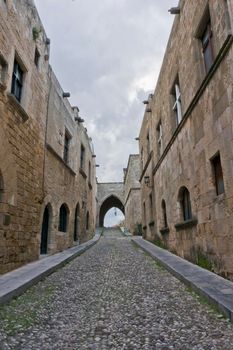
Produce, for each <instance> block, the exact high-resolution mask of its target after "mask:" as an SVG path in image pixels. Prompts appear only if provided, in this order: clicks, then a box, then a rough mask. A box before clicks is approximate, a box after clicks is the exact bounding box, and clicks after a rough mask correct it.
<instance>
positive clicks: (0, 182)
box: [0, 171, 4, 202]
mask: <svg viewBox="0 0 233 350" xmlns="http://www.w3.org/2000/svg"><path fill="white" fill-rule="evenodd" d="M3 193H4V183H3V176H2V173H1V171H0V202H2V201H3Z"/></svg>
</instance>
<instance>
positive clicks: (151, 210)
mask: <svg viewBox="0 0 233 350" xmlns="http://www.w3.org/2000/svg"><path fill="white" fill-rule="evenodd" d="M149 203H150V219H151V220H153V216H154V215H153V197H152V193H151V194H150V196H149Z"/></svg>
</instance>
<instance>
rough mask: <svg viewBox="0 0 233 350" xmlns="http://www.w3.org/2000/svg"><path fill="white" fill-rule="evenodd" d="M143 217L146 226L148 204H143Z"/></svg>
mask: <svg viewBox="0 0 233 350" xmlns="http://www.w3.org/2000/svg"><path fill="white" fill-rule="evenodd" d="M143 216H144V223H145V225H146V203H143Z"/></svg>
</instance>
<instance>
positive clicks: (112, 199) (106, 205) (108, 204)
mask: <svg viewBox="0 0 233 350" xmlns="http://www.w3.org/2000/svg"><path fill="white" fill-rule="evenodd" d="M112 208H117V209H119V210H120V211H121V212H122V213H123V214H124V215H125V208H124V205H123V203H122V202H121V200H120V199H119V198H117V197H116V196H114V195H111V196H109V197H108V198H106V199H105V201H104V202H103V203H102V205H101V207H100V213H99V226H100V227H103V226H104V218H105V215H106V214H107V212H108V211H109V210H110V209H112Z"/></svg>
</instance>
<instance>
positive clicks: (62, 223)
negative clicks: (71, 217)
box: [59, 204, 68, 232]
mask: <svg viewBox="0 0 233 350" xmlns="http://www.w3.org/2000/svg"><path fill="white" fill-rule="evenodd" d="M67 224H68V209H67V207H66V205H65V204H62V206H61V207H60V213H59V231H61V232H66V231H67Z"/></svg>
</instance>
